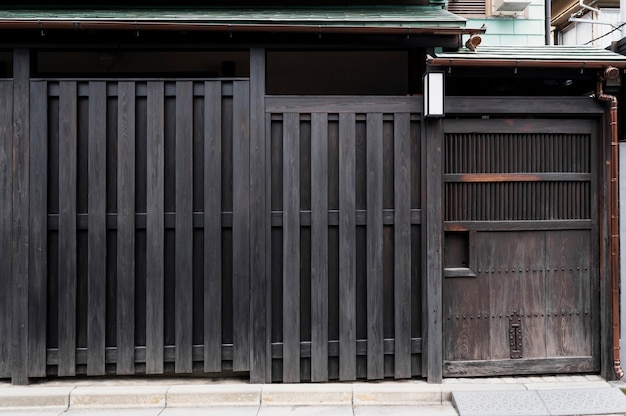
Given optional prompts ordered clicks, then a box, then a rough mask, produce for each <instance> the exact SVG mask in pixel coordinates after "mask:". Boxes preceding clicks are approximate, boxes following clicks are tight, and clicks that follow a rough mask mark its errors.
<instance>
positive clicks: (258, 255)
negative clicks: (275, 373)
mask: <svg viewBox="0 0 626 416" xmlns="http://www.w3.org/2000/svg"><path fill="white" fill-rule="evenodd" d="M267 150H269V149H267V148H266V145H265V49H262V48H253V49H251V50H250V316H251V318H250V331H251V342H250V344H251V345H250V382H252V383H263V382H269V381H271V371H270V368H271V355H270V352H271V351H270V348H269V347H268V346H269V342H270V341H269V334H270V331H269V328H268V322H269V319H270V318H269V316H268V314H269V312H270V310H269V309H268V308H267V305H268V304H269V302H268V299H267V298H268V296H269V295H268V293H269V292H268V289H269V285H268V284H267V279H268V277H269V273H267V268H268V266H269V262H268V261H267V258H268V256H269V250H270V244H269V243H268V239H269V235H270V233H269V221H270V217H269V215H270V208H269V202H270V200H269V198H267V196H266V195H267V192H266V184H267V182H266V179H268V178H266V170H267V169H266V168H267V166H266V164H267V163H266V158H267V153H268V152H267ZM267 190H269V187H268V188H267Z"/></svg>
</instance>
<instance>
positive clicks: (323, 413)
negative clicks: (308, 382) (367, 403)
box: [257, 405, 353, 416]
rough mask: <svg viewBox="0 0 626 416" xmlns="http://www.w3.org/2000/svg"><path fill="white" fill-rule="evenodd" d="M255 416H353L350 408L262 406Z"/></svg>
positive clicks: (343, 406)
mask: <svg viewBox="0 0 626 416" xmlns="http://www.w3.org/2000/svg"><path fill="white" fill-rule="evenodd" d="M257 416H353V413H352V406H348V405H342V406H276V405H263V406H261V407H260V408H259V413H258V414H257Z"/></svg>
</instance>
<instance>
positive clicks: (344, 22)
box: [0, 6, 465, 29]
mask: <svg viewBox="0 0 626 416" xmlns="http://www.w3.org/2000/svg"><path fill="white" fill-rule="evenodd" d="M59 21H63V22H68V21H72V22H77V23H80V22H91V23H124V22H125V23H144V24H156V23H188V24H206V25H237V26H245V25H252V26H258V25H262V26H273V25H274V26H320V27H329V26H337V27H380V28H407V29H409V28H432V27H446V28H461V27H464V26H465V19H464V18H462V17H459V16H456V15H454V14H452V13H450V12H448V11H446V10H443V9H442V8H441V6H358V7H357V6H348V7H339V6H331V7H328V6H319V7H293V6H292V7H210V8H209V7H197V8H190V7H185V8H182V7H181V8H116V9H112V8H111V9H94V10H90V9H74V8H67V9H48V10H36V9H23V8H22V9H20V8H6V7H5V8H2V7H0V22H5V23H9V22H10V23H19V22H42V23H45V22H59Z"/></svg>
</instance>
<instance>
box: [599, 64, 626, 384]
mask: <svg viewBox="0 0 626 416" xmlns="http://www.w3.org/2000/svg"><path fill="white" fill-rule="evenodd" d="M618 76H619V70H618V69H617V68H615V67H608V68H606V69H605V70H604V72H603V73H602V75H601V76H600V79H599V80H598V87H597V92H596V99H597V100H598V101H603V102H608V103H610V104H611V105H610V108H609V118H610V123H611V187H610V190H609V211H610V224H609V228H610V235H611V239H610V241H609V250H610V253H611V259H610V266H611V269H610V270H611V272H610V273H611V304H612V305H611V306H612V310H613V319H612V321H613V370H614V371H615V375H616V376H617V378H618V379H619V380H621V379H622V377H624V370H622V366H621V362H620V345H619V341H620V328H619V327H620V315H619V201H618V192H619V184H618V175H619V165H618V163H619V162H618V157H619V154H618V143H617V139H618V132H617V97H615V96H614V95H610V94H605V93H604V92H603V89H602V85H603V83H604V81H605V80H607V79H615V78H617V77H618Z"/></svg>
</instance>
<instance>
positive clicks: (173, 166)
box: [3, 80, 250, 377]
mask: <svg viewBox="0 0 626 416" xmlns="http://www.w3.org/2000/svg"><path fill="white" fill-rule="evenodd" d="M248 90H249V82H248V81H247V80H216V81H206V82H205V81H202V82H194V81H189V80H186V81H171V82H170V81H151V80H135V81H90V82H82V81H78V82H77V81H71V80H61V81H55V80H36V81H32V82H31V84H30V103H31V105H30V108H31V110H30V119H31V126H30V138H31V140H30V142H31V144H30V157H31V175H30V181H31V182H30V189H31V196H30V212H31V218H32V219H31V224H30V244H31V246H33V247H38V250H37V251H34V257H33V258H32V259H31V275H30V282H32V284H33V289H32V290H31V292H30V296H36V297H37V301H36V302H31V304H30V306H29V307H30V308H31V309H30V316H34V317H37V318H38V319H33V320H32V322H31V323H30V333H31V334H32V337H31V338H30V343H29V345H30V348H31V350H32V351H31V353H30V354H29V366H30V370H29V376H30V377H38V376H45V375H46V373H49V374H55V375H59V376H69V375H74V374H77V373H87V374H90V375H91V374H93V375H98V374H105V373H115V374H134V373H136V372H141V373H143V372H145V373H148V374H161V373H163V372H167V371H174V372H176V373H191V372H192V371H194V370H200V371H204V372H209V373H212V372H215V373H222V372H225V371H235V372H237V371H248V369H249V360H250V350H249V324H248V323H249V319H250V311H249V299H248V297H249V291H248V290H247V289H246V288H247V287H248V286H249V238H248V231H249V230H248V229H249V213H248V211H249V202H248V192H249V173H248V169H249V161H248V157H249V146H248V134H249V132H248V125H249V122H248V120H249V91H248ZM3 125H9V124H4V123H3Z"/></svg>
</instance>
